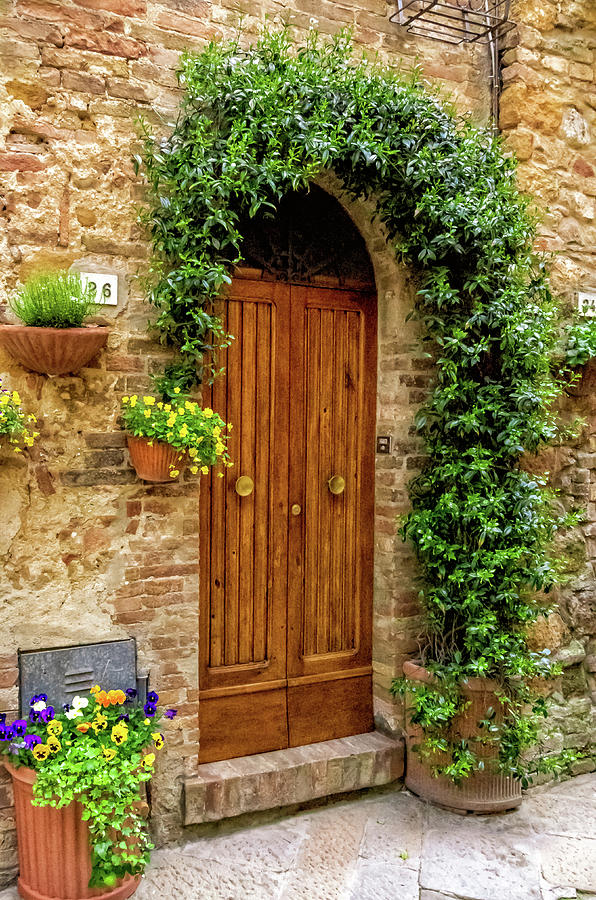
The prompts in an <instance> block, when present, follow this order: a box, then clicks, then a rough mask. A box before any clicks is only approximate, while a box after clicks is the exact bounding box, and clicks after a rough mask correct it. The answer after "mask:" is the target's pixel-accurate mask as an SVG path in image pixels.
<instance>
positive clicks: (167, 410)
mask: <svg viewBox="0 0 596 900" xmlns="http://www.w3.org/2000/svg"><path fill="white" fill-rule="evenodd" d="M164 409H165V411H166V412H170V410H171V409H172V404H171V403H166V405H165V406H164Z"/></svg>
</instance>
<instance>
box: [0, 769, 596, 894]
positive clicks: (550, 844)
mask: <svg viewBox="0 0 596 900" xmlns="http://www.w3.org/2000/svg"><path fill="white" fill-rule="evenodd" d="M16 898H17V893H16V891H15V890H14V889H9V890H7V891H4V892H0V900H16ZM158 898H159V900H567V898H574V900H575V898H578V900H596V775H594V774H592V775H582V776H579V777H577V778H575V779H572V780H570V781H566V782H563V783H562V784H559V785H556V786H552V787H542V788H535V789H533V790H531V791H529V792H528V794H527V795H526V797H525V799H524V802H523V804H522V806H521V808H520V809H519V810H516V811H515V812H512V813H508V814H505V815H501V816H482V817H470V818H465V817H461V816H458V815H455V814H454V813H449V812H445V811H443V810H440V809H436V808H434V807H431V806H428V805H427V804H425V803H422V802H421V801H420V800H418V799H417V798H415V797H413V796H412V795H411V794H409V793H408V792H407V791H398V790H388V791H386V792H384V793H380V794H373V795H370V794H369V795H365V796H364V797H356V798H355V799H349V800H345V801H341V802H337V803H334V804H332V805H330V806H326V807H322V808H319V809H314V810H310V811H305V812H302V813H298V814H297V815H293V816H291V817H288V818H284V819H282V820H281V821H278V822H275V823H270V824H266V825H259V826H255V827H250V828H244V829H241V830H236V831H232V832H231V833H226V834H220V835H217V836H215V837H206V838H203V839H199V840H193V841H192V842H190V843H186V844H182V845H180V846H175V847H167V848H165V849H162V850H158V851H156V852H154V854H153V859H152V862H151V865H150V867H149V869H148V871H147V874H146V876H145V877H144V878H143V881H142V884H141V886H140V888H139V890H138V891H137V893H136V895H135V900H158Z"/></svg>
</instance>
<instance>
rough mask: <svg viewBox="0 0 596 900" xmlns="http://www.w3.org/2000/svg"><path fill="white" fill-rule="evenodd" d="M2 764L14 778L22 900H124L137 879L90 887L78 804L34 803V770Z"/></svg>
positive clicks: (84, 832) (86, 846) (85, 830)
mask: <svg viewBox="0 0 596 900" xmlns="http://www.w3.org/2000/svg"><path fill="white" fill-rule="evenodd" d="M5 766H6V768H7V770H8V772H9V773H10V775H11V776H12V784H13V790H14V802H15V811H16V819H17V842H18V848H19V872H20V874H19V881H18V887H19V894H20V895H21V897H24V898H25V900H86V898H88V897H93V898H95V900H124V898H125V897H130V896H131V895H132V894H134V892H135V891H136V889H137V886H138V883H139V879H138V878H136V879H135V878H131V877H130V876H127V877H126V878H125V879H123V880H122V881H121V882H120V883H118V884H117V885H116V886H115V887H113V888H111V889H109V890H107V889H103V888H90V887H88V884H89V879H90V877H91V854H90V851H89V828H88V826H87V823H86V822H84V821H83V819H82V818H81V813H82V807H81V805H80V803H76V802H72V803H69V805H68V806H63V807H62V808H61V809H55V808H54V807H51V806H33V804H32V802H31V801H32V799H33V785H34V783H35V780H36V778H37V775H36V773H35V772H34V771H33V770H32V769H28V768H19V769H15V768H14V767H13V766H11V765H10V764H9V763H7V762H5Z"/></svg>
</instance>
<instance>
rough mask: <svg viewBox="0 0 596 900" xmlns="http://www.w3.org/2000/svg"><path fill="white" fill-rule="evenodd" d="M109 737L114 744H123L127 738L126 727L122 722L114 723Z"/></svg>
mask: <svg viewBox="0 0 596 900" xmlns="http://www.w3.org/2000/svg"><path fill="white" fill-rule="evenodd" d="M111 738H112V740H113V742H114V743H115V744H125V743H126V741H127V740H128V728H127V726H126V725H125V723H124V722H118V724H117V725H114V727H113V728H112V732H111Z"/></svg>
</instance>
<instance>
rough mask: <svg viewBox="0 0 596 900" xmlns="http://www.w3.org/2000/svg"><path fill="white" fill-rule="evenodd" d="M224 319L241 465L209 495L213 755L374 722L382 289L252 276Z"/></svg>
mask: <svg viewBox="0 0 596 900" xmlns="http://www.w3.org/2000/svg"><path fill="white" fill-rule="evenodd" d="M224 318H225V322H226V327H227V328H228V330H229V331H230V333H231V334H233V335H234V336H235V340H234V341H233V343H232V345H231V347H230V348H229V350H228V351H227V354H226V356H227V358H225V359H222V364H223V365H224V366H225V369H226V374H225V376H223V377H221V378H219V379H217V380H216V382H215V384H214V385H213V387H212V388H210V389H209V390H208V391H207V396H206V397H205V401H206V402H207V403H210V404H211V405H212V406H213V408H214V409H216V410H218V411H219V412H221V413H222V415H223V416H224V417H225V418H226V420H227V421H229V422H232V424H233V426H234V428H233V431H232V438H231V442H230V451H231V454H232V458H233V459H234V461H235V467H234V468H233V469H229V470H227V472H226V474H225V477H224V478H221V479H220V478H218V477H217V476H216V474H215V473H214V474H212V476H210V482H209V487H208V489H207V490H205V489H204V490H203V491H202V498H201V535H202V537H201V610H200V626H199V631H200V649H199V654H200V703H199V710H200V713H199V716H200V728H201V743H200V757H199V758H200V761H202V762H207V761H211V760H216V759H225V758H230V757H234V756H243V755H248V754H252V753H258V752H264V751H267V750H274V749H280V748H283V747H287V746H297V745H300V744H305V743H311V742H313V741H321V740H327V739H330V738H334V737H341V736H345V735H348V734H355V733H359V732H363V731H368V730H370V729H372V727H373V717H372V688H371V684H372V678H371V635H372V580H373V571H372V570H373V514H374V455H373V453H374V427H375V398H376V300H375V296H374V293H372V292H371V291H370V289H365V290H361V291H358V290H354V289H345V288H339V287H335V288H331V287H327V288H322V287H314V286H308V285H297V284H291V283H287V282H281V281H263V280H253V279H250V278H249V279H243V278H237V279H235V281H234V284H233V286H232V290H231V293H230V297H229V299H228V300H226V301H225V311H224ZM239 477H243V478H244V479H250V481H245V482H243V483H241V484H240V485H238V484H237V480H238V478H239ZM334 477H335V481H333V480H332V479H333V478H334ZM205 487H207V485H206V484H205ZM237 488H238V490H240V493H239V492H238V490H237ZM243 489H245V490H249V489H250V492H249V493H246V494H243V493H242V491H243Z"/></svg>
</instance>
